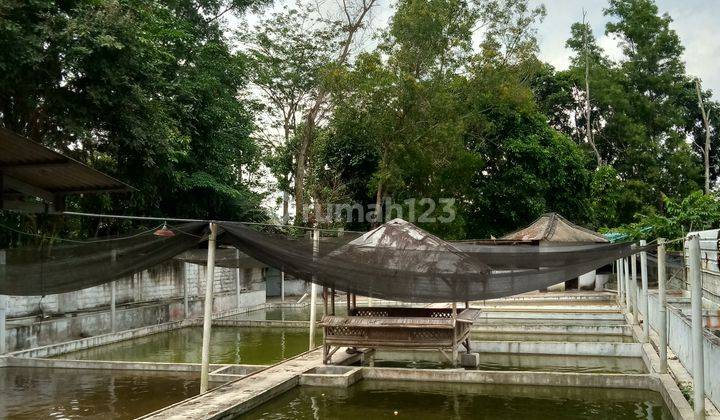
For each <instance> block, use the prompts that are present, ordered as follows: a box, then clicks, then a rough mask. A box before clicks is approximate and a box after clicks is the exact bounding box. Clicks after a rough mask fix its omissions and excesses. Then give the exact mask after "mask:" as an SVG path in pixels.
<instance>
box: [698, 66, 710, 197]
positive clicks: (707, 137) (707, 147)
mask: <svg viewBox="0 0 720 420" xmlns="http://www.w3.org/2000/svg"><path fill="white" fill-rule="evenodd" d="M695 91H696V92H697V97H698V107H700V114H701V115H702V119H703V125H704V126H705V145H704V146H703V157H704V162H703V163H704V164H705V194H710V115H709V112H705V104H703V99H702V92H701V90H700V80H698V79H695Z"/></svg>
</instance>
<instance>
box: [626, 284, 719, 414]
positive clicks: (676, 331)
mask: <svg viewBox="0 0 720 420" xmlns="http://www.w3.org/2000/svg"><path fill="white" fill-rule="evenodd" d="M648 306H649V311H650V316H649V319H650V326H651V327H652V328H653V329H654V330H655V331H657V330H658V319H659V315H658V296H657V294H656V293H651V294H650V296H649V300H648ZM639 308H640V312H641V313H642V305H640V306H639ZM667 328H668V335H667V336H668V346H669V347H670V349H672V351H673V352H674V353H675V354H676V355H677V357H678V360H679V361H680V363H682V365H683V366H684V367H685V369H687V371H688V372H690V374H691V375H692V366H693V361H692V359H693V353H692V324H691V321H690V317H688V316H686V315H684V314H683V313H682V311H681V310H680V309H678V308H676V307H674V306H672V304H669V305H668V308H667ZM703 351H704V354H703V359H704V363H705V393H706V396H707V397H708V398H709V399H710V401H712V402H713V404H715V405H716V406H719V407H720V338H718V337H716V336H714V335H713V334H712V333H711V332H710V331H708V330H707V329H705V331H704V340H703Z"/></svg>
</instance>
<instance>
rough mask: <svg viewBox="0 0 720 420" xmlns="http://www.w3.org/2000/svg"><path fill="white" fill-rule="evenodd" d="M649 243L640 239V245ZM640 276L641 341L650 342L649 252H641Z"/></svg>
mask: <svg viewBox="0 0 720 420" xmlns="http://www.w3.org/2000/svg"><path fill="white" fill-rule="evenodd" d="M645 245H647V242H645V241H644V240H643V241H640V246H645ZM640 276H641V278H642V293H641V299H640V302H641V303H642V310H643V335H642V339H641V340H640V342H641V343H649V342H650V309H649V308H650V303H649V302H648V300H649V299H648V273H647V252H645V251H642V252H641V253H640Z"/></svg>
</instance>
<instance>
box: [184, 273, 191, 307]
mask: <svg viewBox="0 0 720 420" xmlns="http://www.w3.org/2000/svg"><path fill="white" fill-rule="evenodd" d="M184 268H185V267H183V309H184V310H185V312H184V315H185V319H188V316H189V311H190V296H189V295H188V283H189V281H188V277H187V273H186V272H185V270H184Z"/></svg>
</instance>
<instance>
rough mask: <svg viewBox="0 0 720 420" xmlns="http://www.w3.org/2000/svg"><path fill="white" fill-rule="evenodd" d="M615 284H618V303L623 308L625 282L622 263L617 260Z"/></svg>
mask: <svg viewBox="0 0 720 420" xmlns="http://www.w3.org/2000/svg"><path fill="white" fill-rule="evenodd" d="M615 282H616V283H617V301H618V303H619V304H620V306H622V303H623V280H622V261H621V260H615Z"/></svg>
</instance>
